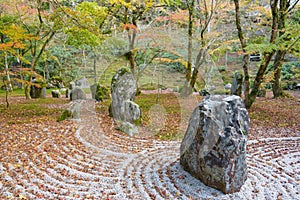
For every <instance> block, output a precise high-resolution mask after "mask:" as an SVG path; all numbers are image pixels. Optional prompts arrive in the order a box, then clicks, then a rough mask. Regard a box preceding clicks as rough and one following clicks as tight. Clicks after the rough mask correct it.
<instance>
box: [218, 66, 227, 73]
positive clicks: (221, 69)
mask: <svg viewBox="0 0 300 200" xmlns="http://www.w3.org/2000/svg"><path fill="white" fill-rule="evenodd" d="M218 70H219V72H225V71H226V67H225V66H220V67H219V68H218Z"/></svg>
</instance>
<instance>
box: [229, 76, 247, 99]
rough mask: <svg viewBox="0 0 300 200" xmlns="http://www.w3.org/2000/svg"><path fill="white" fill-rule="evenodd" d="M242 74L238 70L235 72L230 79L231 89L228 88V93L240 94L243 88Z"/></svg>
mask: <svg viewBox="0 0 300 200" xmlns="http://www.w3.org/2000/svg"><path fill="white" fill-rule="evenodd" d="M243 78H244V77H243V74H241V73H240V72H235V73H234V76H233V79H232V84H231V89H230V94H231V95H238V96H241V95H242V89H243Z"/></svg>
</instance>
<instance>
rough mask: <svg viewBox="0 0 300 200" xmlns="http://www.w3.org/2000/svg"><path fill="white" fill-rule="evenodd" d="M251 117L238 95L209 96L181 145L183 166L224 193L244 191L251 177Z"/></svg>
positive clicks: (203, 102) (198, 108)
mask: <svg viewBox="0 0 300 200" xmlns="http://www.w3.org/2000/svg"><path fill="white" fill-rule="evenodd" d="M249 126H250V122H249V117H248V112H247V110H246V109H245V106H244V104H243V101H242V99H241V98H240V97H238V96H225V95H224V96H220V95H216V96H208V97H206V98H205V99H203V100H202V101H201V103H200V104H199V105H198V106H197V107H196V108H195V110H194V112H193V114H192V115H191V118H190V121H189V126H188V129H187V131H186V134H185V136H184V138H183V141H182V143H181V147H180V164H181V165H182V166H183V168H184V169H185V170H186V171H188V172H189V173H190V174H192V175H193V176H194V177H196V178H198V179H200V180H201V181H202V182H203V183H205V184H206V185H208V186H210V187H214V188H217V189H219V190H221V191H222V192H224V193H233V192H237V191H239V190H240V188H241V187H242V185H243V184H244V182H245V181H246V179H247V165H246V143H247V137H246V136H247V134H248V131H249Z"/></svg>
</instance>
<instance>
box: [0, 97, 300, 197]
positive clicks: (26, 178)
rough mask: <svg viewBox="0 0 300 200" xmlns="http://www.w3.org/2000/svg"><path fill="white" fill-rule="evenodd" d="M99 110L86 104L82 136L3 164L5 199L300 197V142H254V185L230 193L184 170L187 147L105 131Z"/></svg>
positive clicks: (250, 158)
mask: <svg viewBox="0 0 300 200" xmlns="http://www.w3.org/2000/svg"><path fill="white" fill-rule="evenodd" d="M94 106H95V104H94V102H93V101H91V100H88V101H83V102H82V106H81V107H82V113H81V120H80V121H78V124H79V128H78V130H77V132H76V134H71V133H66V135H67V136H66V137H65V138H61V140H58V139H53V138H51V135H50V136H49V137H48V139H46V140H45V141H44V142H43V143H41V144H40V145H39V146H38V148H36V151H35V152H34V153H32V154H30V152H29V153H28V152H27V153H25V152H23V153H20V154H19V155H18V156H19V162H18V163H13V164H12V163H9V160H7V161H3V162H0V178H1V182H0V199H245V200H246V199H259V200H260V199H291V200H294V199H296V200H297V199H300V151H299V149H300V138H299V137H293V138H262V139H260V140H251V141H248V146H247V164H248V179H247V181H246V183H245V184H244V186H243V187H242V189H241V191H240V192H237V193H234V194H228V195H225V194H223V193H222V192H220V191H218V190H216V189H213V188H210V187H208V186H206V185H204V184H203V183H202V182H201V181H199V180H197V179H195V178H193V177H192V176H190V175H189V174H188V173H187V172H185V171H184V170H183V169H182V168H181V166H180V164H179V157H180V155H179V147H180V142H165V141H156V140H149V139H148V140H147V139H141V138H130V137H127V136H125V135H121V134H117V133H115V132H112V133H105V132H104V131H103V130H102V129H101V126H100V125H99V124H101V119H99V117H98V116H97V114H96V113H95V112H94ZM78 144H79V145H78ZM78 146H79V147H78ZM5 156H7V155H5ZM24 163H28V164H27V165H24Z"/></svg>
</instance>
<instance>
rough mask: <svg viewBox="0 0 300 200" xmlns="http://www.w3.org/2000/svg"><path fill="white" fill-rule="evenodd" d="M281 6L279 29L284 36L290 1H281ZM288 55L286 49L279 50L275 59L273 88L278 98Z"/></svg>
mask: <svg viewBox="0 0 300 200" xmlns="http://www.w3.org/2000/svg"><path fill="white" fill-rule="evenodd" d="M279 5H280V8H279V18H278V30H279V37H281V36H283V34H284V33H285V22H286V15H287V14H288V3H287V0H281V1H280V4H279ZM285 55H286V50H284V51H282V50H278V51H277V52H276V56H275V61H274V65H273V68H274V80H273V82H272V90H273V96H274V98H278V97H280V96H282V94H283V93H282V89H281V85H280V76H281V69H282V64H283V59H284V56H285Z"/></svg>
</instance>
